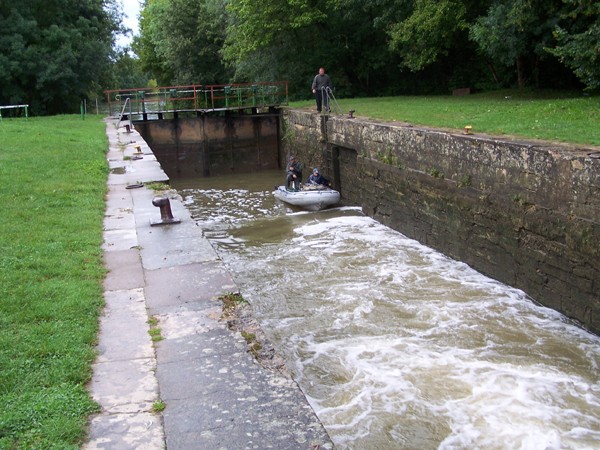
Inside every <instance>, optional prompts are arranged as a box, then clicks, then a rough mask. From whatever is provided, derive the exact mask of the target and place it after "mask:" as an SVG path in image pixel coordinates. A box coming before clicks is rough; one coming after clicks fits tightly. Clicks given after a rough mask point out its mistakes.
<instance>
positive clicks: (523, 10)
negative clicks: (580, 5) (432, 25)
mask: <svg viewBox="0 0 600 450" xmlns="http://www.w3.org/2000/svg"><path fill="white" fill-rule="evenodd" d="M560 3H561V0H497V1H495V3H494V4H493V5H492V6H491V7H490V8H489V10H488V11H487V14H486V15H485V16H482V17H480V18H478V19H477V20H476V21H475V23H474V24H473V25H471V27H470V34H469V35H470V37H471V39H472V40H473V41H474V42H476V43H477V45H478V47H479V50H480V52H481V53H482V54H483V55H485V56H486V57H487V58H489V59H490V60H492V61H495V62H497V63H499V64H501V65H504V66H506V67H509V66H510V67H516V71H517V83H518V85H519V87H521V88H522V87H524V86H525V84H526V82H527V67H526V64H527V63H528V62H529V63H530V66H531V67H532V68H536V67H538V66H539V61H540V60H541V59H544V58H546V57H547V56H548V53H547V52H546V51H545V50H544V49H545V48H546V47H548V46H549V45H550V43H551V42H552V40H553V36H552V31H553V29H554V28H555V26H556V24H557V21H558V9H559V7H560ZM529 72H530V73H533V70H531V69H530V70H529ZM534 75H535V74H534Z"/></svg>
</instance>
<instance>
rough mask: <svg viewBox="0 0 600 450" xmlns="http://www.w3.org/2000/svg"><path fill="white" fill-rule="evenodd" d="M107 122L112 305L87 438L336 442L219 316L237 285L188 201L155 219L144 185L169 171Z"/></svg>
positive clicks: (134, 445) (118, 445)
mask: <svg viewBox="0 0 600 450" xmlns="http://www.w3.org/2000/svg"><path fill="white" fill-rule="evenodd" d="M106 130H107V135H108V139H109V152H108V155H107V157H108V160H109V165H110V168H111V174H110V175H109V179H108V194H107V198H106V214H105V222H104V229H105V231H104V244H103V250H104V260H105V265H106V267H107V269H108V275H107V278H106V280H105V285H104V287H105V300H106V308H105V311H104V314H103V316H102V318H101V324H100V336H99V343H98V358H97V360H96V362H95V364H94V374H93V379H92V381H91V382H90V385H89V390H90V392H91V395H92V396H93V398H94V399H95V400H96V401H97V402H98V403H99V404H100V405H101V412H100V413H99V414H97V415H96V416H94V417H93V418H92V420H91V422H90V426H89V440H88V441H87V442H86V443H85V444H84V446H83V448H84V449H119V450H121V449H123V450H126V449H144V450H152V449H164V448H167V449H168V450H179V449H181V450H190V449H267V448H276V449H322V448H333V445H332V443H331V441H330V440H329V437H328V435H327V433H326V432H325V430H324V429H323V427H322V425H321V423H320V422H319V420H318V419H317V417H316V416H315V414H314V412H313V410H312V408H311V407H310V406H309V404H308V403H307V401H306V398H305V397H304V395H303V394H302V392H301V391H300V389H299V388H298V386H297V385H296V383H295V382H294V381H293V380H291V379H290V378H289V377H286V376H283V375H281V374H280V373H277V372H274V371H270V370H267V369H265V368H263V367H261V366H260V365H259V364H258V363H257V362H256V360H255V359H254V358H253V356H251V354H250V353H249V352H248V345H247V343H246V341H245V340H244V338H243V337H242V336H241V334H240V333H238V332H235V331H232V330H230V329H229V328H228V326H227V323H226V320H223V318H222V301H221V300H220V297H222V296H223V295H225V294H228V293H232V292H237V291H238V289H237V287H236V285H235V283H234V281H233V279H232V278H231V276H230V274H229V273H228V271H227V270H226V268H225V267H224V265H223V263H222V261H221V260H219V258H218V257H217V254H216V252H215V251H214V249H213V248H212V247H211V245H210V243H209V242H208V241H207V240H206V239H205V238H204V237H203V235H202V230H201V229H200V228H199V227H198V226H196V224H195V223H194V221H193V220H192V219H191V217H190V215H189V213H188V211H187V209H186V208H185V207H184V206H183V205H182V203H181V202H180V200H179V199H178V198H177V197H175V198H171V199H170V204H171V208H172V212H173V216H174V217H175V218H176V219H179V220H181V222H180V223H178V224H168V225H158V226H151V222H160V221H161V213H160V209H159V208H158V207H156V206H154V205H153V204H152V200H153V198H154V197H155V195H156V194H155V192H154V191H152V190H151V189H149V188H148V187H147V186H145V184H148V183H150V182H166V181H168V177H167V176H166V174H165V173H164V172H163V170H162V169H161V167H160V164H159V163H158V162H157V161H156V158H155V157H154V155H153V154H152V152H151V150H150V149H149V147H148V146H147V145H146V143H145V142H144V141H143V139H142V138H141V136H140V135H139V134H138V133H137V132H136V131H135V130H133V131H132V132H131V133H127V132H126V130H125V128H119V129H118V130H117V129H116V128H115V124H114V122H113V121H107V128H106ZM136 146H139V150H141V153H142V154H143V155H138V153H139V152H138V149H136ZM128 156H129V157H132V158H126V157H128ZM140 156H141V157H140ZM139 185H142V186H141V187H139ZM151 328H156V329H158V330H160V331H155V333H157V334H159V335H160V336H161V337H162V340H160V341H157V342H154V343H153V342H152V340H151V336H150V333H149V331H150V330H151ZM160 402H163V403H164V405H165V406H166V407H165V409H164V411H163V412H162V413H156V412H154V411H153V409H154V407H155V406H156V405H157V404H160Z"/></svg>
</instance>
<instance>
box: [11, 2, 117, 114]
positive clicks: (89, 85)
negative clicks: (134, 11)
mask: <svg viewBox="0 0 600 450" xmlns="http://www.w3.org/2000/svg"><path fill="white" fill-rule="evenodd" d="M120 22H121V13H120V10H119V5H118V4H117V2H116V0H19V1H7V0H1V1H0V104H15V103H27V104H29V105H30V106H31V109H32V111H33V112H35V113H62V112H69V111H78V109H79V104H80V102H81V100H82V99H83V98H85V97H86V96H87V95H88V94H89V93H90V91H91V90H93V89H95V88H98V87H99V86H100V85H101V83H102V79H103V77H106V71H107V70H108V69H109V67H110V61H111V59H110V58H111V56H112V52H113V50H112V47H113V42H114V37H115V34H116V33H118V32H119V31H120V30H121V25H120Z"/></svg>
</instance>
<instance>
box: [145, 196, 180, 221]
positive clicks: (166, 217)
mask: <svg viewBox="0 0 600 450" xmlns="http://www.w3.org/2000/svg"><path fill="white" fill-rule="evenodd" d="M152 204H153V205H154V206H158V207H159V208H160V219H161V220H160V222H156V221H151V222H150V226H155V225H168V224H171V223H179V222H181V220H179V219H176V218H174V217H173V213H172V212H171V202H170V201H169V199H168V198H167V197H154V199H152Z"/></svg>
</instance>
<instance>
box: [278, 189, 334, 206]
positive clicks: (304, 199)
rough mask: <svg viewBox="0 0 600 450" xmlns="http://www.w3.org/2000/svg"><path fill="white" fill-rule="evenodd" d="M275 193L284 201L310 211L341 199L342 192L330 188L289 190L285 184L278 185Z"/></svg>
mask: <svg viewBox="0 0 600 450" xmlns="http://www.w3.org/2000/svg"><path fill="white" fill-rule="evenodd" d="M273 195H274V197H275V198H276V199H278V200H281V201H282V202H285V203H288V204H290V205H294V206H298V207H300V208H302V209H307V210H309V211H319V210H321V209H325V208H327V207H328V206H331V205H335V204H336V203H338V202H339V201H340V193H339V192H338V191H334V190H333V189H329V188H325V189H306V190H304V189H303V190H300V191H288V190H287V189H286V188H285V186H278V187H277V189H275V192H273Z"/></svg>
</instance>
